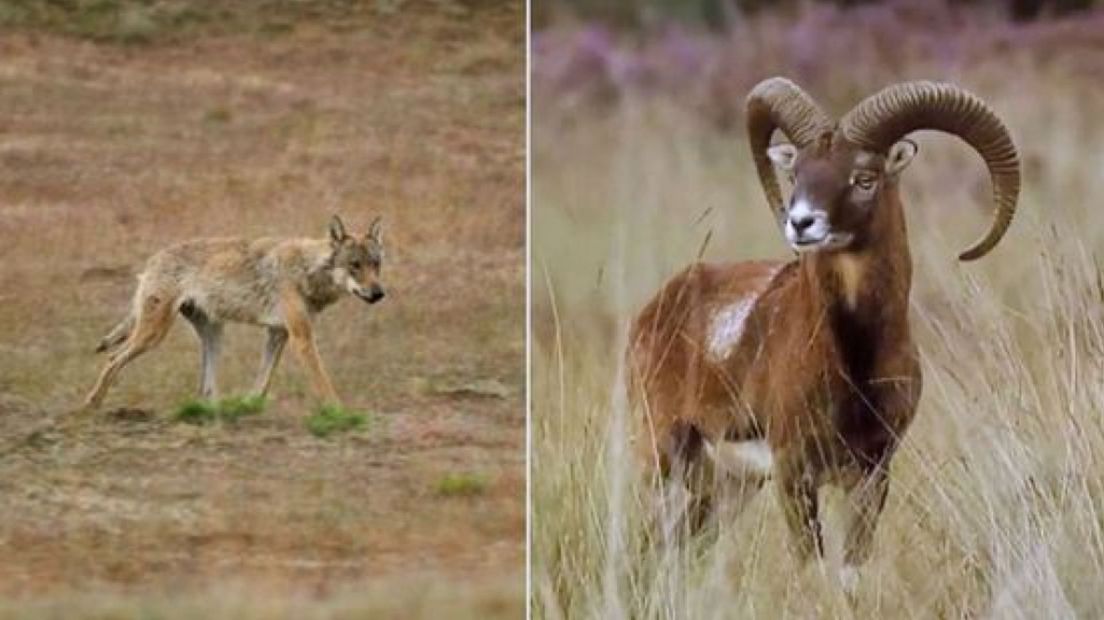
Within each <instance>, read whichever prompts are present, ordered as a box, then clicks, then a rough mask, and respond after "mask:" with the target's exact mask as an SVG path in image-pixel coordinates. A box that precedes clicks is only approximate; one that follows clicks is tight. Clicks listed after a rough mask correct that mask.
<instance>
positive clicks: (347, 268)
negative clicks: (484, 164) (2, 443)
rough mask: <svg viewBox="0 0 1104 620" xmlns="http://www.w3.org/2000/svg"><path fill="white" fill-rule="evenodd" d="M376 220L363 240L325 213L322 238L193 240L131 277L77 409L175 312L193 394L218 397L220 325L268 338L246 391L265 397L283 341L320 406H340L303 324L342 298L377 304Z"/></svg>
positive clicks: (379, 243)
mask: <svg viewBox="0 0 1104 620" xmlns="http://www.w3.org/2000/svg"><path fill="white" fill-rule="evenodd" d="M382 263H383V238H382V233H381V222H380V218H378V217H377V218H375V219H374V220H373V221H372V223H371V226H370V227H369V230H368V233H367V234H365V235H364V236H362V237H357V236H353V235H349V234H348V233H347V232H346V231H345V224H344V223H343V222H342V221H341V218H340V217H338V216H337V215H334V216H333V217H332V219H331V220H330V223H329V230H328V234H327V237H326V238H323V239H307V238H296V239H286V238H285V239H281V238H262V239H255V240H247V239H241V238H221V239H196V240H192V241H186V242H183V243H180V244H177V245H174V246H171V247H169V248H166V249H164V250H162V251H160V252H158V253H157V254H154V255H153V256H152V257H151V258H150V259H149V261H148V262H147V263H146V267H145V269H144V270H143V272H142V274H141V275H140V276H139V277H138V289H137V291H136V292H135V294H134V299H133V302H132V304H131V309H130V313H129V314H128V315H127V317H126V318H124V319H123V320H122V321H120V322H119V324H118V325H116V326H115V328H114V329H112V330H111V331H110V332H109V333H108V334H107V335H106V336H104V338H103V339H102V340H101V341H100V344H99V346H98V347H96V352H97V353H107V354H108V360H107V364H106V365H105V366H104V368H103V371H102V372H101V373H100V376H99V379H98V380H97V381H96V385H95V386H94V387H93V388H92V390H91V391H90V392H89V393H88V396H87V398H85V400H84V403H83V406H82V408H81V409H82V410H85V411H87V410H94V409H96V408H98V407H99V406H100V404H101V403H102V402H103V398H104V396H105V394H106V393H107V390H108V388H110V387H111V384H112V383H113V382H114V381H115V380H116V379H117V378H118V375H119V371H121V370H122V369H123V367H124V366H126V365H127V364H129V363H130V362H132V361H134V360H135V359H137V358H138V357H139V356H140V355H142V354H143V353H145V352H147V351H149V350H150V349H152V348H154V347H155V346H157V345H158V344H159V343H160V342H161V341H162V340H163V339H164V338H165V334H167V333H168V331H169V328H170V327H172V324H173V320H174V319H175V317H176V314H177V313H179V314H180V315H182V316H183V317H184V318H185V319H187V320H188V322H189V323H190V324H191V325H192V328H194V329H195V333H196V335H197V336H198V337H199V341H200V343H201V345H202V353H201V356H200V358H201V359H200V361H201V368H200V381H199V394H200V396H201V397H203V398H206V399H212V398H217V397H218V388H217V387H216V383H215V374H216V368H217V365H218V357H219V350H220V345H221V341H222V328H223V324H224V323H226V322H228V321H230V322H236V323H246V324H251V325H258V326H261V327H264V328H265V330H266V331H267V335H268V338H267V340H266V342H265V346H264V351H263V354H262V358H261V367H260V372H259V373H258V374H257V379H256V382H255V383H254V386H253V391H254V393H255V394H256V395H258V396H264V395H265V394H267V392H268V388H269V385H270V384H271V382H272V372H273V371H274V370H275V369H276V365H277V364H278V363H279V361H280V354H281V353H282V352H283V350H284V345H285V344H286V343H287V342H288V340H290V341H291V347H292V349H293V350H294V351H295V353H296V355H297V356H298V358H299V361H300V362H301V363H302V365H303V368H304V369H305V370H306V373H307V375H308V376H309V378H310V381H311V384H312V386H313V388H314V391H315V393H316V394H317V396H318V398H319V399H320V400H321V401H322V403H323V404H333V405H340V404H341V400H340V399H339V398H338V396H337V391H336V390H334V386H333V382H332V381H330V377H329V375H328V374H327V373H326V370H325V367H324V366H323V365H322V359H321V358H320V357H319V355H318V349H317V347H316V346H315V341H314V331H313V327H312V322H313V320H314V318H315V317H316V316H317V315H318V314H319V313H320V312H322V310H324V309H325V308H326V307H328V306H330V305H332V304H333V303H334V302H336V301H338V300H339V299H341V298H342V297H343V296H345V295H353V296H355V297H358V298H360V299H362V300H364V301H366V302H367V303H369V304H375V303H377V302H379V301H380V300H382V299H383V298H384V290H383V286H382V285H381V284H380V269H381V266H382Z"/></svg>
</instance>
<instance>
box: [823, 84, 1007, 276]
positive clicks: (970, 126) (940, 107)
mask: <svg viewBox="0 0 1104 620" xmlns="http://www.w3.org/2000/svg"><path fill="white" fill-rule="evenodd" d="M840 127H841V129H842V131H843V135H844V137H846V138H847V139H848V140H850V141H851V142H853V143H855V144H857V145H858V146H860V147H862V148H865V149H868V150H872V151H876V152H885V151H886V150H887V149H888V148H889V147H890V146H892V145H893V143H894V142H896V141H897V140H899V139H901V138H903V137H904V136H905V135H907V134H908V133H910V132H913V131H916V130H918V129H937V130H940V131H945V132H947V133H951V134H954V135H956V136H958V137H959V138H962V139H963V140H965V141H966V142H967V143H968V144H969V145H970V146H972V147H974V150H976V151H977V152H978V154H979V155H981V157H982V159H984V160H985V165H986V166H988V167H989V176H990V179H991V180H992V183H993V202H994V204H995V206H996V213H995V214H994V217H993V223H992V225H991V226H990V227H989V232H987V233H986V234H985V236H984V237H982V238H981V239H979V240H978V241H976V242H974V244H973V245H971V246H970V247H969V249H967V250H966V251H964V252H962V253H961V254H959V255H958V258H959V260H964V261H965V260H974V259H976V258H981V257H982V256H985V255H986V254H988V253H989V251H990V250H992V249H993V248H994V247H995V246H996V245H997V243H998V242H999V241H1000V240H1001V237H1003V236H1004V233H1005V231H1007V230H1008V226H1009V225H1010V224H1011V223H1012V216H1013V214H1015V212H1016V199H1017V197H1018V196H1019V194H1020V158H1019V155H1018V154H1017V153H1016V145H1015V144H1013V143H1012V137H1011V135H1009V133H1008V129H1007V128H1006V127H1005V126H1004V123H1002V122H1001V120H1000V119H999V118H997V115H996V114H995V113H993V111H992V110H991V109H989V106H987V105H986V104H985V103H984V102H983V101H982V100H981V99H979V98H978V97H977V96H975V95H973V94H971V93H969V92H967V91H965V90H963V89H961V88H959V87H957V86H954V85H953V84H945V83H937V82H906V83H904V84H897V85H895V86H890V87H888V88H885V89H883V90H882V91H881V92H878V93H876V94H874V95H871V96H870V97H867V98H866V99H865V100H863V101H862V103H860V104H859V105H857V106H855V107H854V108H853V109H852V110H851V111H850V112H848V113H847V115H846V116H844V117H843V120H842V121H841V122H840Z"/></svg>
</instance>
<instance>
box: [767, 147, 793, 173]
mask: <svg viewBox="0 0 1104 620" xmlns="http://www.w3.org/2000/svg"><path fill="white" fill-rule="evenodd" d="M767 157H769V158H770V160H771V161H772V162H774V165H775V166H778V167H779V168H781V169H783V170H793V166H794V160H796V159H797V147H795V146H794V145H792V144H776V145H774V146H772V147H770V148H768V149H767Z"/></svg>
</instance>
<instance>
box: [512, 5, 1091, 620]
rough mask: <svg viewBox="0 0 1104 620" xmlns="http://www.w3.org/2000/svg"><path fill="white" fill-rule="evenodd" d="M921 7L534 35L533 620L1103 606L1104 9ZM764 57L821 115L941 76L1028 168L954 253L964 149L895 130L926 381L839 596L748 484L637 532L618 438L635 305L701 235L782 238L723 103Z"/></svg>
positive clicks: (1015, 611) (706, 244)
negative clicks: (855, 589) (636, 32)
mask: <svg viewBox="0 0 1104 620" xmlns="http://www.w3.org/2000/svg"><path fill="white" fill-rule="evenodd" d="M928 4H929V5H932V6H935V5H937V3H928ZM920 6H922V4H921V3H888V4H887V5H881V6H878V7H868V8H864V9H859V10H855V11H851V12H840V11H837V10H835V9H831V8H825V7H823V6H820V7H806V10H803V11H801V12H799V13H798V14H796V15H764V16H762V17H759V18H756V19H753V20H750V21H747V22H743V23H742V24H739V25H738V26H736V27H735V28H734V29H733V30H732V31H730V32H726V33H722V34H719V35H706V34H699V33H695V32H693V31H692V30H687V29H680V28H671V29H667V30H663V29H660V30H659V31H658V32H657V33H656V34H655V35H654V36H652V37H630V36H619V35H617V34H615V33H611V32H609V31H606V30H603V29H600V28H595V27H592V26H586V25H584V24H570V23H560V24H558V25H554V26H553V27H551V28H550V29H549V30H547V31H545V32H542V33H539V34H538V35H536V40H535V41H536V43H535V45H536V51H537V54H536V57H535V58H534V63H535V76H536V77H535V82H534V92H535V93H536V96H535V100H534V128H533V132H534V133H533V136H534V154H533V157H534V168H533V169H534V186H533V195H534V204H533V213H534V227H533V232H534V237H533V269H534V273H533V282H534V306H535V309H534V359H533V368H534V375H533V389H534V393H533V413H532V415H533V445H534V454H533V463H532V468H533V471H534V479H533V494H534V496H533V502H534V515H535V516H534V523H533V527H534V533H533V536H534V549H533V554H534V568H533V590H534V595H535V600H534V603H533V605H534V607H533V609H534V611H535V617H538V618H549V619H556V618H575V617H602V618H672V619H674V618H679V619H683V618H718V619H719V618H831V617H841V618H851V617H854V618H1025V619H1026V618H1032V619H1034V618H1093V617H1100V616H1101V615H1104V591H1102V590H1101V588H1100V584H1101V580H1102V579H1104V416H1102V412H1104V275H1102V272H1101V268H1102V265H1101V260H1102V258H1101V255H1100V252H1101V247H1102V243H1104V219H1102V217H1101V212H1100V200H1099V196H1101V195H1104V124H1101V122H1100V119H1101V118H1102V117H1104V88H1102V87H1101V84H1102V81H1101V77H1102V76H1104V39H1102V38H1101V36H1100V33H1101V32H1104V14H1101V13H1100V12H1096V13H1092V14H1088V15H1082V16H1080V17H1079V18H1078V19H1075V20H1068V21H1056V22H1047V21H1044V22H1039V23H1033V24H1027V25H1010V24H1007V23H1006V22H1004V21H1003V20H999V21H998V20H994V19H992V17H993V16H991V15H985V14H979V13H969V12H967V13H964V14H956V13H954V12H951V11H946V10H943V9H940V8H938V7H936V8H934V9H932V10H930V11H927V12H925V11H924V10H921V9H918V8H917V7H920ZM910 7H911V8H910ZM776 74H782V75H787V76H790V77H792V78H794V79H795V80H797V81H798V82H800V83H801V84H802V85H803V86H805V87H806V88H807V89H808V90H809V92H810V93H812V94H813V95H814V96H816V97H817V98H818V99H819V100H820V101H821V102H823V103H824V105H825V106H826V107H827V108H828V109H829V110H832V111H834V112H836V113H842V112H843V111H845V110H847V109H848V107H849V106H850V105H853V104H854V103H856V102H857V101H858V98H859V97H861V96H864V95H866V94H870V93H872V92H874V91H875V90H876V89H878V88H880V87H882V86H884V85H886V84H888V83H890V82H893V81H898V80H904V79H919V78H938V79H950V80H954V81H956V82H958V83H960V84H962V85H964V86H966V87H967V88H969V89H971V90H974V91H975V92H977V93H979V94H980V95H981V96H982V97H983V98H985V99H986V100H987V101H989V102H990V103H991V104H992V106H993V107H994V108H995V109H996V110H997V112H998V113H999V114H1000V115H1001V116H1002V117H1003V118H1004V120H1005V121H1006V123H1007V124H1008V126H1009V127H1010V128H1011V130H1012V132H1013V134H1014V136H1015V139H1016V141H1017V143H1018V145H1019V147H1020V150H1021V154H1022V157H1023V160H1024V172H1025V178H1024V190H1023V193H1022V195H1021V200H1020V208H1019V214H1018V216H1017V218H1016V221H1015V222H1014V223H1013V226H1012V229H1011V231H1010V233H1009V235H1008V236H1007V237H1006V238H1005V240H1004V242H1003V243H1002V244H1001V245H1000V246H999V247H998V248H997V249H996V251H995V252H994V253H992V254H991V255H989V256H988V257H987V258H985V259H983V260H982V261H979V262H977V263H970V264H960V263H958V262H957V261H956V260H955V256H956V254H957V251H958V250H961V249H963V248H964V247H965V246H966V245H967V244H968V243H969V242H971V241H973V240H974V238H975V235H977V234H980V232H982V231H983V230H984V229H985V227H986V223H987V218H988V213H987V206H988V201H989V195H990V194H989V185H988V180H987V179H986V176H985V173H984V166H983V165H982V163H981V161H980V159H979V158H977V156H976V155H975V154H974V153H973V152H972V151H971V150H970V149H969V148H968V147H966V146H964V145H963V144H962V143H960V142H958V141H956V140H954V139H953V138H949V137H946V136H942V135H939V134H934V133H930V132H922V133H920V134H918V136H917V137H918V141H919V143H920V153H919V155H918V156H917V157H916V159H915V160H914V162H913V163H912V165H911V167H910V168H909V170H908V171H906V172H905V180H904V184H903V188H902V198H903V200H904V203H905V206H906V211H907V215H908V218H909V235H910V239H911V247H912V251H913V258H914V262H915V266H916V269H915V274H914V286H913V295H912V312H911V317H912V324H913V327H914V330H915V333H916V335H917V339H918V341H919V345H920V349H921V356H922V363H923V370H924V376H925V388H924V395H923V399H922V401H921V405H920V411H919V413H918V417H917V420H916V423H915V424H914V425H913V427H912V429H911V430H910V432H909V434H908V435H907V437H906V439H905V441H904V444H903V445H902V447H901V450H900V451H899V453H898V456H897V459H896V460H895V462H894V465H893V470H892V477H891V480H892V482H891V486H890V495H889V502H888V505H887V507H886V510H885V512H884V514H883V517H882V520H881V522H880V527H879V531H878V534H877V537H876V542H875V553H874V557H873V559H872V560H871V561H870V563H869V564H868V565H867V568H866V569H865V570H864V577H863V582H862V583H861V585H860V591H859V596H858V600H857V602H856V605H855V606H854V607H851V606H850V605H849V604H848V602H847V601H846V600H845V599H844V597H843V596H842V595H841V594H840V593H839V591H838V588H837V586H836V585H835V582H834V577H833V576H832V571H831V570H827V571H821V570H818V569H817V567H816V566H807V567H804V568H797V567H795V566H794V564H793V560H792V559H791V557H790V556H789V555H788V553H787V550H786V549H785V547H784V545H783V535H784V532H783V526H782V524H781V522H780V517H781V513H780V511H779V509H778V507H777V505H776V502H775V499H774V497H773V494H772V492H771V491H770V489H769V487H768V489H767V490H766V491H765V492H763V493H760V494H759V496H758V497H757V498H756V499H755V501H754V502H753V503H752V505H751V506H750V507H749V509H748V510H747V511H745V513H744V514H743V515H742V516H741V518H740V519H739V520H737V521H734V522H731V523H726V524H725V525H724V527H723V528H722V529H721V531H720V532H719V533H718V535H717V536H715V537H714V538H710V537H708V536H706V537H703V538H702V539H700V540H696V541H693V542H692V543H689V544H685V545H681V546H662V545H659V546H655V545H652V544H650V543H649V542H648V540H646V532H645V525H644V521H645V517H646V516H647V514H648V513H649V511H650V510H651V508H650V506H651V501H652V499H651V497H652V495H651V493H652V489H650V488H647V485H645V484H644V483H643V481H642V480H640V477H639V476H638V470H637V468H636V467H635V463H634V461H633V459H632V453H631V452H630V450H629V446H628V445H627V442H626V437H627V433H628V432H629V430H630V429H631V428H632V427H633V424H634V421H635V420H634V418H633V417H632V416H633V412H630V411H627V410H626V408H625V404H624V403H625V401H624V398H623V396H622V394H621V392H620V389H621V388H620V385H619V376H620V373H621V368H620V367H619V363H620V360H621V354H622V351H623V350H624V345H625V336H626V331H627V325H628V321H629V320H630V318H631V316H632V315H633V313H635V312H636V311H637V310H638V309H639V308H640V306H641V305H642V304H643V303H644V302H645V300H646V299H647V298H648V297H649V296H650V295H652V294H653V293H654V291H655V290H656V289H657V287H659V285H660V284H661V283H662V282H663V281H665V279H666V278H668V277H670V276H671V275H672V274H674V273H675V272H676V271H677V270H679V269H681V268H682V267H683V266H685V265H686V264H687V263H689V262H691V261H693V260H694V259H695V258H696V257H697V256H698V255H699V253H701V252H704V258H705V259H706V260H736V259H741V258H750V257H775V258H782V257H786V256H788V255H789V252H788V250H787V248H786V246H785V244H784V242H783V240H782V237H781V234H780V232H779V231H778V230H776V228H775V226H774V224H773V222H772V219H771V217H770V216H769V214H768V210H767V209H766V205H765V200H764V198H763V195H762V191H761V189H760V187H759V183H758V181H757V179H756V176H755V173H754V171H753V167H752V163H751V161H750V158H749V156H748V152H747V144H746V141H745V138H744V136H743V133H742V130H741V129H740V125H741V123H742V119H741V118H740V116H739V113H740V111H741V109H742V101H743V96H744V94H746V92H747V90H748V89H749V88H750V87H751V86H752V85H753V84H755V83H756V82H757V81H758V80H759V79H762V78H764V77H767V76H770V75H776ZM703 248H704V250H703ZM826 499H827V502H828V510H829V515H830V516H829V525H830V528H829V530H828V531H829V534H828V537H827V538H828V540H827V542H828V549H829V554H828V560H827V566H829V567H830V566H832V565H833V564H834V563H835V562H836V561H837V560H836V558H837V557H838V553H839V551H838V546H839V542H840V541H839V539H838V536H834V535H833V534H832V532H833V530H832V529H831V524H832V519H831V514H832V513H831V511H832V508H833V503H834V502H837V501H838V499H839V498H838V497H837V496H836V495H835V494H833V493H829V494H828V497H827V498H826Z"/></svg>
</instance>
